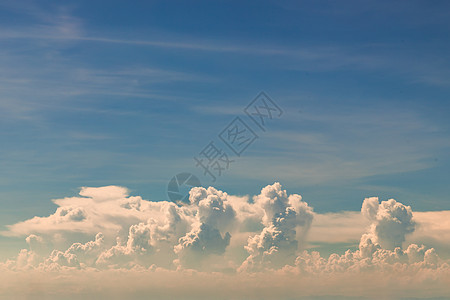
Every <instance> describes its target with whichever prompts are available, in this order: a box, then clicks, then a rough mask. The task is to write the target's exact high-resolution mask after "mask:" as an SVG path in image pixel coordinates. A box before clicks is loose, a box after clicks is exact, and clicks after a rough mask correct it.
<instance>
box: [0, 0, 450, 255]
mask: <svg viewBox="0 0 450 300" xmlns="http://www.w3.org/2000/svg"><path fill="white" fill-rule="evenodd" d="M449 36H450V4H449V3H448V2H447V1H377V2H375V1H342V2H337V1H300V2H299V1H258V2H254V1H234V2H232V1H170V2H168V1H167V2H166V1H148V2H147V3H145V4H144V3H138V2H136V3H132V4H131V3H129V2H120V1H108V2H107V3H106V2H104V1H77V2H76V3H75V2H71V3H69V2H66V1H39V2H37V1H0V66H1V67H0V128H1V131H0V145H1V147H0V166H1V167H0V184H1V187H0V207H1V209H0V226H1V227H2V228H3V229H4V228H5V227H4V226H5V225H8V224H13V223H16V222H19V221H21V220H24V219H28V218H31V217H33V216H36V215H37V216H46V215H48V214H50V213H52V212H53V211H54V210H55V207H56V206H55V205H54V204H53V203H51V202H50V201H49V199H52V198H61V197H64V196H72V195H74V194H76V192H77V191H78V189H79V187H81V186H103V185H112V184H114V185H121V186H126V187H128V188H130V189H131V191H132V193H133V194H136V195H142V196H143V197H144V199H149V200H165V199H167V195H166V188H167V183H168V181H169V180H170V178H171V177H172V176H173V175H175V174H177V173H179V172H183V171H186V172H191V173H194V174H196V175H197V176H198V177H199V178H200V180H201V181H202V182H203V183H204V185H210V184H212V182H211V181H210V180H209V178H207V177H204V176H203V175H202V172H201V170H200V169H198V168H196V167H195V164H194V161H193V157H194V156H195V155H197V154H198V153H199V152H200V151H201V150H202V149H203V148H204V146H206V145H207V144H208V143H209V141H211V140H218V139H217V134H218V133H219V132H220V131H221V130H222V129H223V128H224V127H225V126H226V125H227V124H228V123H229V122H230V121H231V120H232V119H233V118H234V117H236V116H241V117H242V118H245V115H244V113H243V108H244V107H245V106H246V105H247V104H248V103H249V102H250V101H251V100H253V98H254V97H255V96H256V95H257V94H258V93H259V92H260V91H265V92H267V93H268V94H269V95H270V96H271V97H272V99H273V100H275V101H276V102H277V103H278V105H279V106H280V107H281V108H282V109H283V110H284V114H283V116H282V117H281V118H280V119H279V120H273V122H271V123H270V124H269V126H268V130H267V132H265V133H263V132H262V131H259V132H258V134H259V135H260V138H259V139H258V140H256V142H255V143H254V144H253V145H252V146H250V147H249V148H248V150H247V151H246V152H245V153H244V154H243V155H242V157H240V158H237V159H236V162H234V163H233V164H232V165H231V166H230V169H229V170H227V171H226V172H225V173H224V174H223V175H222V177H220V178H219V179H218V181H217V182H216V183H214V186H216V187H217V188H219V189H222V190H225V191H227V192H229V193H232V194H241V195H244V194H257V193H258V191H259V190H260V189H261V187H263V186H265V185H267V184H270V183H273V182H274V181H280V182H282V183H283V185H284V186H285V187H286V188H287V189H288V191H290V192H293V193H299V194H302V195H303V197H304V199H305V200H306V201H307V202H308V203H309V204H310V205H311V206H313V207H314V209H315V211H317V212H331V211H341V210H359V209H360V207H361V201H362V199H363V198H365V197H369V196H380V198H381V199H386V198H395V199H397V200H399V201H401V202H402V203H405V204H407V205H413V207H414V210H415V211H426V210H446V209H450V202H449V201H448V195H449V194H450V188H449V186H450V185H449V176H448V174H449V171H448V168H449V166H450V160H449V157H448V153H449V146H450V134H449V127H450V126H449V125H450V122H449V120H448V117H449V115H450V104H449V92H450V71H449V70H450V60H449V56H450V39H449ZM2 240H3V241H4V242H5V245H6V244H7V243H14V241H13V239H8V240H6V239H5V238H2ZM21 243H23V242H22V241H21ZM14 251H16V249H14Z"/></svg>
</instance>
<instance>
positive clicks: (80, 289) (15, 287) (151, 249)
mask: <svg viewBox="0 0 450 300" xmlns="http://www.w3.org/2000/svg"><path fill="white" fill-rule="evenodd" d="M189 201H190V204H189V205H183V206H178V205H176V204H175V203H171V202H166V201H161V202H152V201H147V200H144V199H142V198H141V197H139V196H130V195H129V192H128V190H127V189H126V188H123V187H118V186H106V187H99V188H92V187H84V188H82V189H81V191H80V193H79V196H78V197H70V198H64V199H57V200H54V201H53V202H54V203H55V204H56V205H58V208H57V209H56V211H55V213H53V214H51V215H50V216H48V217H34V218H32V219H29V220H26V221H23V222H20V223H17V224H14V225H10V226H9V227H8V230H7V231H6V232H3V234H4V235H10V236H24V237H25V239H26V242H27V244H28V249H22V250H20V252H19V253H18V255H17V257H15V258H14V259H10V260H7V261H5V262H3V263H0V270H1V274H2V275H0V295H1V296H5V297H8V296H14V295H23V296H24V297H26V298H33V297H36V298H38V297H39V295H46V296H48V297H50V296H52V297H53V296H54V298H55V299H57V298H58V297H59V298H60V297H65V298H70V297H72V298H77V297H82V296H83V295H84V297H88V298H89V297H92V298H93V297H94V295H96V297H97V296H98V297H104V298H108V299H111V298H120V297H125V296H127V292H129V293H130V294H129V295H131V294H132V296H133V297H135V298H139V297H142V298H146V299H149V298H151V299H171V298H177V297H179V298H183V299H190V298H192V299H202V298H205V299H207V298H211V297H214V298H216V299H230V298H233V299H273V298H277V299H292V298H302V297H304V298H308V297H331V298H332V297H338V296H343V297H368V298H379V297H384V298H388V299H391V298H402V297H412V296H414V297H422V298H429V297H444V296H446V295H448V294H449V292H450V288H449V286H450V285H449V284H448V283H449V278H450V276H449V275H450V267H449V261H448V260H447V258H445V257H441V256H440V255H438V252H437V251H436V250H435V249H434V248H432V247H427V246H425V245H422V244H420V243H409V241H410V240H411V239H412V238H411V237H414V236H416V237H424V236H425V233H426V232H427V230H426V228H432V227H431V226H429V223H430V220H429V218H424V217H423V216H422V217H419V218H416V216H415V214H414V213H413V211H412V209H411V207H409V206H406V205H404V204H402V203H400V202H397V201H396V200H394V199H390V200H387V201H379V199H378V198H375V197H372V198H366V199H365V200H364V201H363V203H362V208H361V212H360V213H356V212H344V213H341V214H331V215H330V214H329V215H319V214H316V213H314V211H313V208H312V207H311V206H309V205H308V203H306V202H305V201H303V199H302V197H301V196H300V195H297V194H291V195H289V194H288V193H287V192H286V190H284V189H283V188H282V186H281V184H280V183H274V184H272V185H268V186H266V187H264V188H263V189H262V190H261V193H260V194H259V195H256V196H254V197H248V196H245V197H239V196H232V195H228V194H227V193H226V192H223V191H219V190H217V189H215V188H213V187H209V188H207V189H206V188H203V187H197V188H193V189H191V191H190V196H189ZM422 214H423V213H422ZM419 215H420V214H419ZM441 219H442V218H441ZM345 220H350V221H349V222H347V224H350V225H349V226H348V227H345V222H346V221H345ZM420 220H425V221H424V222H421V221H420ZM316 222H317V229H315V228H314V227H315V224H316ZM427 222H428V223H427ZM342 223H344V224H342ZM426 224H428V225H426ZM356 225H359V226H356ZM424 226H425V227H424ZM426 226H428V227H426ZM355 227H359V228H357V229H355ZM440 229H441V230H442V227H441V228H440ZM416 231H417V232H420V235H417V234H416V235H415V233H416ZM333 232H334V233H333ZM358 234H359V238H358V237H357V235H358ZM336 236H339V237H336ZM429 236H430V237H432V236H433V234H432V233H430V234H429ZM314 238H315V239H316V241H318V240H321V241H322V242H329V243H330V244H332V243H336V242H339V238H341V239H344V240H345V241H347V242H348V243H349V244H351V243H352V242H353V243H355V247H353V248H352V249H348V250H346V251H342V252H341V253H332V254H331V255H323V254H321V253H320V252H318V251H314V250H311V248H312V246H311V245H312V244H314V241H313V240H314ZM428 240H433V238H430V239H428ZM349 248H350V247H349ZM24 283H26V284H27V289H23V288H21V286H22V287H23V284H24ZM68 287H70V288H68ZM218 292H220V295H218V294H217V293H218ZM15 293H16V294H15ZM129 295H128V296H129ZM320 299H323V298H320Z"/></svg>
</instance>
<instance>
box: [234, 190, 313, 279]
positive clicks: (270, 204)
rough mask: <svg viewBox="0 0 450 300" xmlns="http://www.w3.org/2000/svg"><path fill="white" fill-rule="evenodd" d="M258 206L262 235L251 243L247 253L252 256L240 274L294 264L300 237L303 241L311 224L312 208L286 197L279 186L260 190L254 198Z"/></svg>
mask: <svg viewBox="0 0 450 300" xmlns="http://www.w3.org/2000/svg"><path fill="white" fill-rule="evenodd" d="M254 201H255V205H258V206H260V207H261V208H262V209H263V210H264V216H263V219H262V223H263V225H264V226H265V227H264V229H263V230H262V231H261V233H260V234H257V235H255V236H252V237H250V238H249V239H248V245H247V246H246V247H245V249H246V250H247V251H248V253H249V256H248V258H247V259H246V260H245V261H244V262H243V264H242V266H241V267H240V270H241V271H244V270H247V271H251V270H262V269H266V268H278V267H281V266H284V265H286V264H293V263H294V261H295V258H296V254H297V250H298V248H299V244H298V242H299V241H298V239H297V237H303V236H304V235H305V234H306V233H307V231H308V229H309V227H310V225H311V222H312V219H313V214H312V209H311V207H309V206H308V204H307V203H305V202H303V201H302V198H301V196H300V195H295V194H294V195H290V196H289V197H288V196H287V193H286V191H285V190H282V188H281V184H280V183H278V182H276V183H274V184H273V185H268V186H266V187H265V188H263V189H262V190H261V194H260V195H258V196H256V197H255V198H254Z"/></svg>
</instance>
